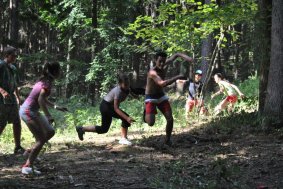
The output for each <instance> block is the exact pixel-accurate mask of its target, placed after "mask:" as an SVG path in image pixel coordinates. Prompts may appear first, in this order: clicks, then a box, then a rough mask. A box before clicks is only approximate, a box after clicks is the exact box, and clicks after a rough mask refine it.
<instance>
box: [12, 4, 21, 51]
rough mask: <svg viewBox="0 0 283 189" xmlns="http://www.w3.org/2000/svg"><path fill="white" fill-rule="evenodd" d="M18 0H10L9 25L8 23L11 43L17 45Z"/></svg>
mask: <svg viewBox="0 0 283 189" xmlns="http://www.w3.org/2000/svg"><path fill="white" fill-rule="evenodd" d="M18 7H19V0H10V11H11V14H10V15H11V16H10V19H11V25H10V40H11V45H13V46H14V47H17V44H18V36H19V18H18V15H19V10H18Z"/></svg>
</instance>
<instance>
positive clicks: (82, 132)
mask: <svg viewBox="0 0 283 189" xmlns="http://www.w3.org/2000/svg"><path fill="white" fill-rule="evenodd" d="M76 131H77V133H78V136H79V139H80V140H84V134H85V132H84V131H83V127H81V126H77V127H76Z"/></svg>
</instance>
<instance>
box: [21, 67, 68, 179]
mask: <svg viewBox="0 0 283 189" xmlns="http://www.w3.org/2000/svg"><path fill="white" fill-rule="evenodd" d="M59 75H60V65H59V63H57V62H56V63H46V64H45V65H44V67H43V76H42V77H41V78H40V79H39V81H38V82H37V83H36V84H35V85H34V86H33V89H32V91H31V92H30V94H29V96H28V97H27V99H26V100H25V102H24V104H23V105H22V106H21V108H20V116H21V118H22V120H23V121H24V122H25V123H26V124H27V126H28V128H29V130H30V131H31V132H32V134H33V135H34V137H35V139H36V143H35V144H34V146H33V147H32V149H31V152H30V153H29V157H28V159H27V161H26V163H25V164H24V165H23V167H22V173H23V174H32V173H34V174H41V172H40V171H38V170H36V169H35V168H34V167H33V162H34V160H35V159H36V158H37V156H38V154H39V152H40V150H41V149H42V147H43V145H44V144H45V143H46V142H47V141H48V140H49V139H51V138H52V137H53V136H54V134H55V131H54V129H53V128H52V126H51V123H52V122H53V121H54V119H53V118H52V116H51V115H50V113H49V111H48V108H47V107H48V106H49V107H53V108H54V109H57V110H60V111H67V109H66V108H63V107H58V106H57V105H55V104H53V103H52V102H50V101H49V100H48V99H47V98H48V96H49V95H50V92H51V88H52V84H53V81H54V80H55V79H57V78H58V77H59ZM40 109H41V110H42V111H43V113H44V115H45V116H43V115H42V114H40V113H39V110H40Z"/></svg>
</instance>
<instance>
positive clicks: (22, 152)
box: [14, 146, 26, 154]
mask: <svg viewBox="0 0 283 189" xmlns="http://www.w3.org/2000/svg"><path fill="white" fill-rule="evenodd" d="M25 151H26V150H25V149H24V148H23V147H21V146H17V147H15V149H14V154H24V153H25Z"/></svg>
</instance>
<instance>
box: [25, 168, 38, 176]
mask: <svg viewBox="0 0 283 189" xmlns="http://www.w3.org/2000/svg"><path fill="white" fill-rule="evenodd" d="M22 173H23V174H25V175H30V174H35V175H40V174H41V172H40V171H38V170H36V169H34V168H31V167H23V168H22Z"/></svg>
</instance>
